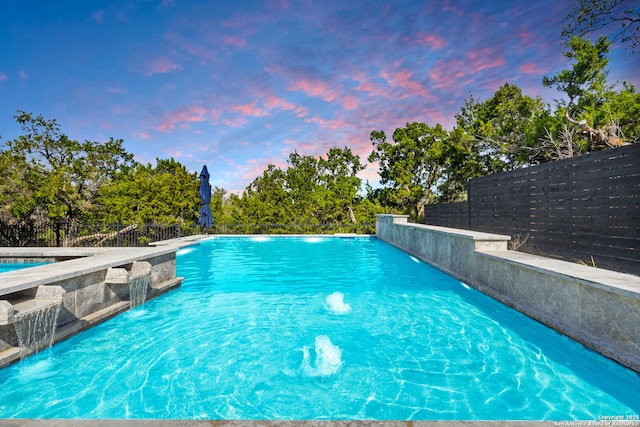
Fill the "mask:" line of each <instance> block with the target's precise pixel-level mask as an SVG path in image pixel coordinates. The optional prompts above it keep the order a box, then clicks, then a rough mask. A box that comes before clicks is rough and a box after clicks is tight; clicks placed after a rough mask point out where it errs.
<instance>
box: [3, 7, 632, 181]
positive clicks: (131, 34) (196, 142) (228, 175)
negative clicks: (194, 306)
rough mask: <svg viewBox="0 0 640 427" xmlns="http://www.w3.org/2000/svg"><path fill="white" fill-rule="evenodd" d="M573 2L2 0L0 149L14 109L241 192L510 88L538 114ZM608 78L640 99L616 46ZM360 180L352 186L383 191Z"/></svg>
mask: <svg viewBox="0 0 640 427" xmlns="http://www.w3.org/2000/svg"><path fill="white" fill-rule="evenodd" d="M569 7H570V2H569V1H562V0H536V1H531V0H526V1H486V0H468V1H467V0H450V1H444V0H443V1H427V0H422V1H415V0H414V1H412V0H389V1H377V0H366V1H359V0H355V1H345V0H322V1H321V0H313V1H312V0H301V1H298V0H290V1H287V0H273V1H270V0H264V1H263V0H255V1H254V0H252V1H245V0H235V1H232V0H103V1H87V0H58V1H52V0H2V2H1V9H2V10H1V12H0V136H2V139H0V144H2V143H4V142H6V141H7V140H11V139H14V138H16V137H17V136H18V135H20V134H21V129H20V128H19V126H18V124H17V123H16V122H15V120H14V118H13V116H14V115H15V114H16V110H24V111H26V112H30V113H33V114H35V115H38V114H41V115H43V116H44V117H45V118H47V119H56V120H57V121H58V123H59V125H60V127H61V130H62V132H63V133H65V134H67V135H68V136H69V137H71V138H72V139H78V140H85V139H87V140H92V141H105V140H108V139H109V137H114V138H122V139H124V141H125V143H124V145H125V148H126V149H127V150H128V151H129V152H131V153H133V154H135V156H136V160H138V161H141V162H144V163H147V162H148V163H154V162H155V159H156V158H163V159H166V158H170V157H173V158H175V159H176V160H178V161H180V162H181V163H183V164H184V165H185V166H187V168H188V169H189V170H190V171H193V172H199V171H200V169H201V168H202V165H205V164H206V165H207V167H208V169H209V171H210V173H211V184H212V185H213V186H219V187H224V188H225V189H227V190H230V191H238V190H242V189H244V188H245V187H246V186H247V185H248V184H249V183H250V182H251V181H252V180H253V179H254V178H255V177H256V176H258V175H260V174H261V173H262V171H263V170H264V169H265V168H266V166H267V164H268V163H273V164H275V165H277V166H280V167H286V160H287V157H288V155H289V153H291V152H293V151H294V150H297V151H298V153H300V154H305V155H314V156H319V155H323V154H325V153H326V152H327V151H328V150H329V148H331V147H344V146H347V147H350V148H351V149H352V150H353V151H354V152H355V153H356V154H358V155H360V156H361V158H362V161H363V162H366V158H367V156H368V155H369V153H370V152H371V149H372V146H371V142H370V140H369V134H370V133H371V131H372V130H384V131H385V132H387V135H389V136H390V135H391V134H392V133H393V131H394V130H395V129H396V128H397V127H401V126H404V125H405V124H406V123H407V122H413V121H419V122H425V123H427V124H430V125H435V124H436V123H441V124H442V125H444V126H445V128H447V129H450V128H451V127H452V126H453V124H454V120H455V117H454V116H455V114H456V113H457V112H458V111H459V110H460V107H461V106H462V105H463V103H464V100H465V99H466V98H468V97H469V94H470V93H473V95H474V96H475V97H478V98H480V99H486V98H488V97H490V96H491V95H492V94H493V93H494V92H495V91H496V90H497V89H498V88H499V87H500V86H501V85H503V84H504V83H505V82H509V83H512V84H516V85H518V86H520V87H521V88H522V89H523V91H524V92H525V94H528V95H530V96H542V97H543V98H544V99H545V100H547V101H548V102H551V101H552V100H553V99H554V98H558V97H560V96H561V94H559V93H556V92H553V91H551V90H550V89H546V88H543V86H542V83H541V80H542V77H543V76H544V75H547V76H551V75H553V74H555V73H557V72H558V71H559V70H561V69H565V68H568V67H569V66H570V65H569V63H568V62H566V60H565V58H564V57H563V56H562V52H563V50H564V47H563V45H562V42H561V40H560V31H561V29H562V25H563V24H562V20H563V18H564V17H565V15H566V14H567V12H568V10H569ZM610 59H611V63H610V67H609V69H610V78H611V80H612V81H615V80H618V79H620V78H624V79H626V80H628V81H630V82H632V83H634V84H635V85H640V73H638V69H639V68H640V52H635V54H632V53H631V52H630V51H629V50H626V49H625V48H624V46H622V45H620V44H618V43H616V44H614V45H613V46H612V52H611V54H610ZM376 172H377V167H376V166H375V165H370V166H369V168H368V169H367V170H366V171H365V172H363V174H362V177H363V178H365V179H367V180H369V181H370V182H371V183H374V184H375V182H376V181H377V179H378V178H377V173H376Z"/></svg>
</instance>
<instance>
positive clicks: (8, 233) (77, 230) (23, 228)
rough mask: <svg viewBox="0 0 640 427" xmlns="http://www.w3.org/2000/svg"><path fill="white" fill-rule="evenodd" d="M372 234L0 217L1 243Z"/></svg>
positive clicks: (336, 227)
mask: <svg viewBox="0 0 640 427" xmlns="http://www.w3.org/2000/svg"><path fill="white" fill-rule="evenodd" d="M341 233H344V234H375V224H370V223H356V224H352V223H348V224H336V223H328V224H214V226H213V227H211V228H208V229H206V230H203V229H202V228H201V227H200V226H198V225H197V224H184V223H182V224H180V223H177V224H124V223H116V224H85V223H75V224H66V223H62V222H28V221H26V222H22V223H19V224H5V223H3V222H2V221H0V246H2V247H142V246H147V245H148V244H149V243H152V242H158V241H161V240H169V239H175V238H180V237H184V236H191V235H195V234H218V235H219V234H231V235H241V234H289V235H291V234H341Z"/></svg>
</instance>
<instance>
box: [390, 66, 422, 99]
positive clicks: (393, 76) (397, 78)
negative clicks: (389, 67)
mask: <svg viewBox="0 0 640 427" xmlns="http://www.w3.org/2000/svg"><path fill="white" fill-rule="evenodd" d="M380 76H381V77H382V78H383V79H385V80H386V81H387V84H388V85H389V86H391V87H398V88H401V89H403V90H404V93H402V94H401V95H400V99H404V98H408V97H409V96H412V95H419V96H422V97H424V98H427V97H428V96H429V94H428V92H427V90H426V89H425V87H424V86H423V85H422V84H421V83H419V82H416V81H413V80H411V77H413V73H412V72H411V71H409V70H406V69H401V70H398V71H396V72H393V73H389V72H387V71H381V72H380Z"/></svg>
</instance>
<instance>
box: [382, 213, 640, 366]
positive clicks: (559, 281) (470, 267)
mask: <svg viewBox="0 0 640 427" xmlns="http://www.w3.org/2000/svg"><path fill="white" fill-rule="evenodd" d="M376 236H377V237H378V238H380V239H382V240H384V241H386V242H388V243H390V244H392V245H394V246H396V247H398V248H400V249H402V250H404V251H406V252H408V253H410V254H412V255H414V256H416V257H418V258H420V259H422V260H424V261H425V262H427V263H429V264H431V265H433V266H435V267H437V268H439V269H441V270H443V271H444V272H446V273H448V274H450V275H452V276H454V277H456V278H458V279H460V280H461V281H463V282H465V283H467V284H469V285H471V286H473V287H475V288H476V289H478V290H480V291H482V292H484V293H486V294H488V295H490V296H492V297H494V298H496V299H498V300H499V301H502V302H503V303H505V304H507V305H509V306H511V307H513V308H515V309H517V310H519V311H521V312H523V313H525V314H527V315H528V316H530V317H532V318H534V319H536V320H538V321H540V322H542V323H544V324H546V325H548V326H550V327H552V328H554V329H556V330H557V331H559V332H561V333H563V334H565V335H567V336H569V337H571V338H573V339H575V340H576V341H579V342H581V343H583V344H585V345H587V346H588V347H590V348H592V349H594V350H596V351H598V352H600V353H601V354H603V355H605V356H607V357H609V358H611V359H614V360H616V361H618V362H619V363H621V364H623V365H625V366H627V367H629V368H631V369H633V370H634V371H636V372H638V373H640V277H639V276H634V275H630V274H623V273H617V272H613V271H608V270H603V269H598V268H593V267H588V266H584V265H579V264H575V263H570V262H565V261H559V260H554V259H550V258H544V257H540V256H536V255H530V254H525V253H521V252H515V251H509V250H507V242H508V241H509V239H510V238H509V236H502V235H494V234H487V233H479V232H473V231H468V230H459V229H452V228H445V227H436V226H428V225H423V224H412V223H408V222H407V216H406V215H378V216H377V219H376Z"/></svg>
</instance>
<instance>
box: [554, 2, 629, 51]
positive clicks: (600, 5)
mask: <svg viewBox="0 0 640 427" xmlns="http://www.w3.org/2000/svg"><path fill="white" fill-rule="evenodd" d="M563 22H564V28H563V29H562V38H563V39H565V40H567V41H569V40H571V39H572V38H573V37H575V36H578V37H585V36H588V35H591V34H593V33H597V32H600V31H601V30H604V29H605V28H607V27H609V28H612V27H613V28H614V30H613V31H614V32H615V35H614V36H613V39H612V40H613V41H616V40H620V41H621V42H622V43H628V46H627V47H628V48H630V49H631V50H632V51H633V50H634V49H636V48H637V47H638V46H640V31H639V29H640V2H638V1H629V0H578V1H576V2H575V3H574V4H573V7H572V8H571V10H570V12H569V14H568V15H567V16H566V17H565V18H564V21H563ZM616 31H617V32H616Z"/></svg>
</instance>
